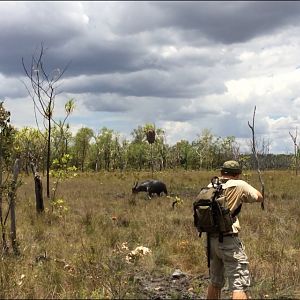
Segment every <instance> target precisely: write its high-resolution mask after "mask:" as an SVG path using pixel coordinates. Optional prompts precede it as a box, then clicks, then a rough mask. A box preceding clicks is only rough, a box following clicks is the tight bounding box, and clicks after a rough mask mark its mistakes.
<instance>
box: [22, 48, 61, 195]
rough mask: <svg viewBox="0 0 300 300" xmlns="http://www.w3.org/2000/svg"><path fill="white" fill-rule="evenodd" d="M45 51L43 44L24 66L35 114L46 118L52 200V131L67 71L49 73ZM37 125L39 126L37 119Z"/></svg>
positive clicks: (48, 188)
mask: <svg viewBox="0 0 300 300" xmlns="http://www.w3.org/2000/svg"><path fill="white" fill-rule="evenodd" d="M44 56H45V49H44V46H43V44H41V49H40V52H39V54H38V55H37V56H33V57H32V60H31V64H30V66H29V67H26V65H25V62H24V59H23V58H22V65H23V69H24V72H25V74H26V76H27V78H28V79H29V81H30V88H29V87H28V86H27V85H26V84H25V87H26V89H27V91H28V94H29V95H30V97H31V99H32V100H33V104H34V112H35V116H36V111H38V112H39V114H40V115H41V116H42V117H43V118H44V121H45V124H44V125H45V128H46V132H47V138H46V139H47V162H46V165H47V166H46V169H47V170H46V171H47V197H48V198H50V183H49V181H50V180H49V177H50V175H49V174H50V157H51V147H50V143H51V129H52V122H55V121H54V120H53V111H54V106H55V105H54V104H55V97H56V95H57V88H58V82H59V80H60V79H61V77H62V76H63V74H64V72H65V71H66V69H67V67H65V68H64V69H63V70H60V69H56V70H54V71H53V72H49V73H48V72H47V71H46V68H45V65H44ZM36 123H37V125H38V121H37V117H36Z"/></svg>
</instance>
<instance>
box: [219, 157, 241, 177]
mask: <svg viewBox="0 0 300 300" xmlns="http://www.w3.org/2000/svg"><path fill="white" fill-rule="evenodd" d="M221 170H222V171H223V172H225V173H231V174H241V173H242V168H241V167H240V164H239V163H238V162H237V161H235V160H228V161H225V162H224V164H223V166H222V167H221Z"/></svg>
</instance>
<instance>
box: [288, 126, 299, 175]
mask: <svg viewBox="0 0 300 300" xmlns="http://www.w3.org/2000/svg"><path fill="white" fill-rule="evenodd" d="M289 134H290V136H291V138H292V140H293V142H294V156H295V170H296V176H297V175H298V144H297V128H296V135H295V136H293V135H292V134H291V133H290V132H289Z"/></svg>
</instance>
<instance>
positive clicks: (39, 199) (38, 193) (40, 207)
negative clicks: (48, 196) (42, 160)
mask: <svg viewBox="0 0 300 300" xmlns="http://www.w3.org/2000/svg"><path fill="white" fill-rule="evenodd" d="M30 166H31V170H32V173H33V176H34V189H35V203H36V206H35V207H36V212H37V213H42V212H44V199H43V183H42V180H41V177H40V175H39V174H38V172H37V171H36V166H35V165H34V163H33V162H31V163H30Z"/></svg>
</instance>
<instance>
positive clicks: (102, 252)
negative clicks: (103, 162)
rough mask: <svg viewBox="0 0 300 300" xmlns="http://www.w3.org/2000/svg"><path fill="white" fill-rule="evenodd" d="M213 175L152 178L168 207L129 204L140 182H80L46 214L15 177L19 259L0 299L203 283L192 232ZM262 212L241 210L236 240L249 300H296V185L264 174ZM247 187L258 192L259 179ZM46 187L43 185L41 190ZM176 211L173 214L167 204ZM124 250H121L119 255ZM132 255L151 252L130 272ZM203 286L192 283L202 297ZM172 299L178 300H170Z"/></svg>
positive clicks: (83, 177) (13, 260)
mask: <svg viewBox="0 0 300 300" xmlns="http://www.w3.org/2000/svg"><path fill="white" fill-rule="evenodd" d="M212 175H215V173H213V172H199V171H198V172H197V171H183V170H178V171H176V172H175V171H166V172H156V173H155V174H154V177H155V178H158V179H161V180H163V181H164V182H165V183H166V184H167V187H168V190H169V193H170V197H160V198H153V199H152V200H148V199H147V196H146V194H145V193H140V194H138V195H137V196H136V197H134V196H133V195H132V194H131V187H132V185H133V183H134V181H135V180H136V179H139V180H142V179H148V178H150V177H151V173H149V172H148V173H147V172H140V173H138V172H131V173H130V172H128V173H120V172H115V173H113V172H101V173H97V174H96V173H87V174H80V175H79V176H78V177H76V178H73V179H68V180H66V181H64V182H62V183H61V184H60V186H59V189H58V191H57V195H58V196H59V197H60V198H61V199H62V201H61V202H60V203H58V204H57V205H56V207H55V209H54V210H53V209H52V207H51V206H50V204H49V202H48V200H45V207H46V211H45V213H44V214H43V215H42V216H38V215H37V214H36V212H35V198H34V185H33V180H32V178H31V177H26V176H24V175H23V176H22V181H23V185H22V186H21V187H20V188H19V190H18V196H17V211H16V216H17V239H18V243H19V247H20V252H21V255H20V256H19V257H15V256H13V255H8V256H3V257H2V258H1V261H0V298H26V299H28V298H34V299H36V298H39V299H41V298H47V299H49V298H50V299H53V298H55V299H57V298H80V299H82V298H89V299H96V298H98V299H99V298H101V299H103V298H114V299H116V298H119V299H124V298H140V297H142V294H140V291H139V289H138V277H139V276H152V277H153V278H155V277H159V276H162V275H170V274H172V272H173V271H174V270H175V269H177V268H179V269H181V270H182V271H183V272H185V273H187V274H189V275H192V276H195V278H196V276H199V275H201V276H203V278H205V276H207V274H208V270H207V265H206V255H205V243H206V241H205V238H198V236H197V233H196V230H195V228H194V227H193V217H192V203H193V201H194V199H195V196H196V195H197V193H198V192H199V190H200V188H201V187H202V186H205V185H206V184H207V183H208V182H209V179H210V178H211V177H212ZM263 176H264V180H265V186H266V191H265V193H266V204H265V206H266V209H265V211H262V210H261V208H260V205H259V204H249V205H248V204H245V205H243V208H242V213H241V215H240V222H241V225H242V233H241V239H242V241H243V242H244V244H245V246H246V253H247V254H248V257H249V260H250V271H251V274H252V286H251V290H250V292H251V296H252V298H260V299H261V298H273V299H274V298H278V299H279V298H282V297H284V298H289V297H290V298H297V297H300V294H299V292H300V291H299V286H300V250H299V248H300V226H299V215H300V206H299V196H298V190H299V189H298V187H299V183H300V179H299V177H296V176H295V175H294V174H293V173H292V172H289V171H269V172H265V173H264V174H263ZM249 182H250V183H251V184H253V185H254V186H256V187H259V182H258V176H257V175H256V174H255V173H252V174H250V176H249ZM44 186H45V183H44ZM176 196H178V197H179V198H180V199H181V202H180V203H179V204H178V205H177V206H176V207H175V209H172V202H173V200H174V197H176ZM125 245H126V247H127V248H126V247H125ZM137 246H145V247H147V248H149V249H150V250H151V254H150V255H145V256H144V257H142V258H140V259H138V258H137V259H136V260H134V261H133V262H132V263H128V262H127V261H126V256H127V255H128V253H129V251H131V250H133V249H135V248H136V247H137ZM206 287H207V280H204V281H203V280H201V281H199V282H198V281H197V280H195V281H193V282H191V288H193V290H194V292H196V293H197V294H198V295H199V297H200V296H203V295H204V294H205V292H206ZM175 298H177V296H176V297H175Z"/></svg>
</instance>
